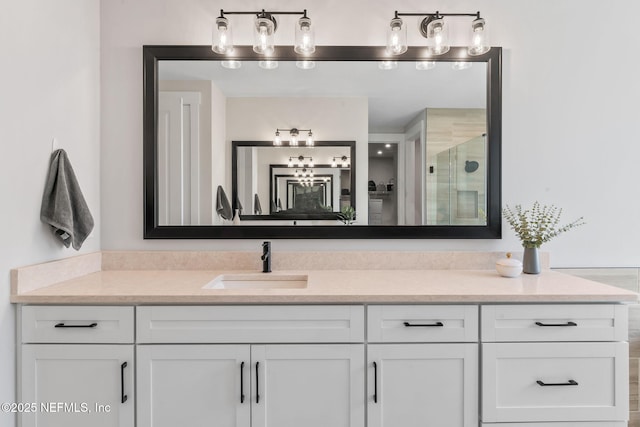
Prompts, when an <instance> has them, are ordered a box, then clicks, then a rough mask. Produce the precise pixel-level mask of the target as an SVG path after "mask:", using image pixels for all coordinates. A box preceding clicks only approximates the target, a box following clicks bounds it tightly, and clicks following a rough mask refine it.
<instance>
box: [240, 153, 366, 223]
mask: <svg viewBox="0 0 640 427" xmlns="http://www.w3.org/2000/svg"><path fill="white" fill-rule="evenodd" d="M231 145H232V151H231V197H232V202H231V205H232V209H233V211H234V212H235V210H236V209H237V203H236V202H237V200H238V199H237V195H238V148H241V147H271V148H275V149H278V147H273V141H231ZM315 146H316V147H338V148H348V149H349V156H350V157H351V165H350V167H349V168H350V169H351V180H350V183H349V185H350V186H351V188H350V191H351V206H353V207H354V208H355V207H356V142H355V141H316V143H315ZM287 148H288V147H287ZM273 166H281V167H287V165H286V164H282V165H270V168H269V171H271V169H272V167H273ZM272 188H273V183H272V182H271V174H269V196H270V198H269V205H271V200H272V198H273V192H272ZM269 210H271V209H269ZM337 214H338V212H331V213H325V214H296V215H294V216H295V217H288V216H285V215H278V214H275V215H273V214H265V215H240V219H241V220H242V221H252V220H254V221H255V220H258V221H269V220H280V221H304V220H332V219H334V220H337V218H336V215H337ZM269 227H275V226H271V225H270V226H269ZM323 227H325V226H323Z"/></svg>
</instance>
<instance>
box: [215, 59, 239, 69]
mask: <svg viewBox="0 0 640 427" xmlns="http://www.w3.org/2000/svg"><path fill="white" fill-rule="evenodd" d="M220 65H222V66H223V67H224V68H229V69H231V70H236V69H238V68H240V67H242V62H241V61H236V60H235V59H230V60H227V61H220Z"/></svg>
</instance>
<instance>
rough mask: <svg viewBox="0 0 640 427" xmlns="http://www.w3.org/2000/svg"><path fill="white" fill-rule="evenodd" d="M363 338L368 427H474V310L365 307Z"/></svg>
mask: <svg viewBox="0 0 640 427" xmlns="http://www.w3.org/2000/svg"><path fill="white" fill-rule="evenodd" d="M368 337H369V338H368V342H369V344H368V346H367V348H368V359H367V366H368V370H369V375H368V384H369V386H368V393H367V400H368V426H369V427H395V426H403V427H419V426H424V425H434V426H439V427H477V425H478V343H477V341H478V307H477V306H471V305H469V306H425V305H419V306H408V305H402V306H401V305H389V306H369V307H368Z"/></svg>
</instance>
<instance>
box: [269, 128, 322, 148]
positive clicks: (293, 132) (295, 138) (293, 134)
mask: <svg viewBox="0 0 640 427" xmlns="http://www.w3.org/2000/svg"><path fill="white" fill-rule="evenodd" d="M280 132H289V146H291V147H297V146H298V143H299V136H300V132H308V134H307V139H306V140H305V145H306V146H307V147H313V146H314V144H315V142H314V139H313V132H311V129H297V128H291V129H276V135H275V137H274V138H273V145H275V146H280V145H282V138H281V137H280Z"/></svg>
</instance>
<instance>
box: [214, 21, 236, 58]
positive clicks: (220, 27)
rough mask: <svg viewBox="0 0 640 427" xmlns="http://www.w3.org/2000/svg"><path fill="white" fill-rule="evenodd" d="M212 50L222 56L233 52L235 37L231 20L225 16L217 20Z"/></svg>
mask: <svg viewBox="0 0 640 427" xmlns="http://www.w3.org/2000/svg"><path fill="white" fill-rule="evenodd" d="M211 50H213V51H214V52H215V53H219V54H221V55H224V54H228V53H231V52H233V37H232V33H231V25H230V24H229V20H228V19H227V18H225V17H223V16H220V17H218V18H216V25H215V27H214V29H213V35H212V39H211Z"/></svg>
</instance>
